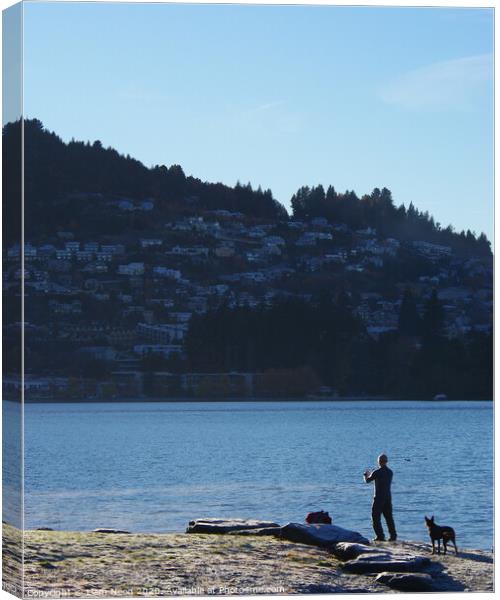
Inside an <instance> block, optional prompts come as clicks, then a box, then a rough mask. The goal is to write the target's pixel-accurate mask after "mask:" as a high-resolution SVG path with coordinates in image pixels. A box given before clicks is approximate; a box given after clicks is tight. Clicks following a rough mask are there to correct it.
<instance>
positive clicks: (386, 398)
mask: <svg viewBox="0 0 500 600" xmlns="http://www.w3.org/2000/svg"><path fill="white" fill-rule="evenodd" d="M4 400H5V401H7V402H16V403H20V400H17V399H12V398H4ZM149 402H154V403H169V402H171V403H179V404H181V403H194V402H200V403H210V402H227V403H231V402H262V403H266V402H491V403H493V399H492V398H478V399H473V400H472V399H470V398H445V399H439V400H434V398H394V397H390V396H334V397H328V398H326V397H325V398H323V397H314V398H307V397H306V398H279V397H268V398H259V397H257V398H255V397H251V398H248V397H245V396H243V397H239V396H235V397H231V398H192V397H188V396H176V397H172V398H164V397H151V398H148V397H139V398H126V397H125V398H119V399H118V398H108V399H105V398H85V399H83V398H65V399H55V398H54V399H47V398H25V399H24V403H25V404H122V403H127V404H132V403H136V404H137V403H144V404H147V403H149Z"/></svg>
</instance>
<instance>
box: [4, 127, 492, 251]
mask: <svg viewBox="0 0 500 600" xmlns="http://www.w3.org/2000/svg"><path fill="white" fill-rule="evenodd" d="M20 128H21V124H20V121H17V122H15V123H9V124H7V125H6V126H5V127H4V128H3V149H4V152H3V156H4V158H3V167H4V170H3V172H4V183H3V197H4V202H6V201H7V200H8V198H12V197H17V196H18V195H19V189H18V186H19V182H18V179H19V178H18V177H15V176H12V173H14V172H15V166H16V165H15V163H16V161H17V162H19V161H18V157H19V156H20ZM24 136H25V138H24V142H25V143H24V156H25V170H24V173H25V182H24V184H25V188H24V189H25V202H26V207H27V208H28V210H27V215H28V218H27V220H26V233H27V235H28V236H29V235H30V234H31V233H32V231H31V228H34V231H35V230H36V231H37V232H39V233H40V232H43V231H46V232H47V233H49V232H52V230H53V229H54V228H55V227H62V226H64V224H65V223H67V222H68V219H70V218H71V216H73V218H75V219H78V218H79V213H80V211H81V210H83V209H86V210H87V212H91V211H94V212H95V211H98V210H99V202H98V200H99V196H100V195H101V196H103V197H109V196H114V197H123V198H132V199H135V200H141V199H146V198H154V199H155V212H157V213H158V217H159V218H161V215H162V214H165V215H166V214H168V213H172V212H181V211H186V210H191V211H195V210H216V209H219V210H220V209H224V210H228V211H232V212H240V213H242V214H244V215H246V216H248V217H253V218H257V219H265V220H269V221H273V220H276V221H279V220H288V219H289V216H288V213H287V211H286V209H285V207H284V206H283V205H282V204H280V203H279V202H278V201H277V200H275V199H274V198H273V195H272V192H271V190H265V191H263V190H261V189H260V187H259V188H258V189H257V190H254V189H252V187H251V185H250V184H248V185H240V184H237V185H236V186H235V187H234V188H233V187H230V186H227V185H224V184H222V183H208V182H203V181H201V180H200V179H196V178H195V177H192V176H186V175H185V174H184V172H183V170H182V167H181V166H179V165H172V166H170V167H166V166H158V165H156V166H154V167H152V168H147V167H146V166H144V165H143V164H142V163H141V162H139V161H138V160H135V159H133V158H131V157H130V156H129V155H127V156H123V155H121V154H119V153H118V152H117V151H116V150H114V149H113V148H104V147H103V146H102V144H101V142H99V141H95V142H93V143H92V144H91V143H90V142H82V141H74V140H72V141H71V142H69V143H67V144H66V143H64V142H63V141H62V140H61V138H59V137H58V136H57V135H56V134H55V133H53V132H49V131H47V130H46V129H45V128H44V127H43V125H42V123H41V122H40V121H39V120H37V119H31V120H25V121H24ZM6 173H7V174H9V173H10V174H11V176H5V174H6ZM16 186H17V187H16ZM85 194H87V195H93V197H94V201H95V202H94V205H93V206H92V207H89V206H86V207H83V206H82V204H81V203H80V204H79V203H78V199H81V198H82V196H83V195H85ZM75 199H76V200H75ZM291 205H292V210H293V218H294V219H306V220H309V219H311V218H314V217H323V218H326V219H327V220H328V221H329V222H336V223H344V224H346V225H347V226H348V227H350V228H352V229H353V230H356V229H362V228H367V227H371V228H374V229H376V230H377V234H378V235H379V236H382V237H385V238H387V237H393V238H396V239H398V240H401V241H414V240H424V241H428V242H433V243H437V244H443V245H446V246H450V247H451V248H452V249H453V250H454V251H455V252H457V253H458V254H462V255H476V256H477V255H479V256H481V255H482V256H485V255H489V254H491V249H490V243H489V241H488V239H487V238H486V236H485V235H484V234H481V235H479V236H478V237H476V235H475V234H474V233H472V232H470V231H466V232H465V231H462V232H460V233H456V232H454V230H453V228H452V227H451V226H447V227H442V226H441V225H440V224H439V223H436V222H435V221H434V219H433V217H432V216H430V215H429V214H428V213H427V212H425V213H423V212H420V211H419V210H417V209H416V208H415V207H414V206H413V204H410V206H409V207H408V209H406V208H405V206H404V205H403V204H401V205H400V206H396V205H395V204H394V201H393V198H392V195H391V192H390V190H388V189H387V188H383V189H382V190H380V189H378V188H375V189H374V190H373V192H372V193H371V194H369V195H364V196H362V197H358V196H357V195H356V194H355V193H354V192H353V191H346V192H344V193H338V192H337V191H336V190H335V189H334V188H333V186H330V187H328V188H327V190H326V192H325V189H324V188H323V186H321V185H319V186H317V187H312V188H310V187H302V188H300V189H299V190H298V192H297V193H296V194H294V195H293V197H292V199H291ZM89 209H90V210H89ZM98 216H99V215H97V214H95V218H97V217H98ZM18 217H19V215H17V218H18ZM15 218H16V213H15V212H12V211H10V213H9V214H8V215H7V222H6V223H5V225H4V235H5V234H6V235H7V239H6V241H7V242H9V239H8V238H9V235H10V234H9V231H10V232H14V231H15V230H16V229H17V228H16V223H15V222H12V223H10V221H9V219H15ZM17 225H18V224H17ZM109 225H110V227H111V228H113V224H112V223H109ZM110 233H111V231H110ZM13 240H14V238H13ZM13 240H12V241H13Z"/></svg>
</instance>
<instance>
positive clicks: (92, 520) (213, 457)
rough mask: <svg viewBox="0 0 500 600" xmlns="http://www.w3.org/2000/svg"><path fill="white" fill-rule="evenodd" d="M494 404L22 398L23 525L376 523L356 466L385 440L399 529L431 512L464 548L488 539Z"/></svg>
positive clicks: (370, 459)
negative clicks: (317, 513)
mask: <svg viewBox="0 0 500 600" xmlns="http://www.w3.org/2000/svg"><path fill="white" fill-rule="evenodd" d="M5 404H6V405H7V406H8V410H9V411H13V410H16V407H15V405H13V404H11V403H5ZM492 412H493V411H492V404H491V403H487V402H475V403H474V402H444V403H440V402H433V403H428V402H376V403H373V402H372V403H370V402H359V401H358V402H293V403H284V402H270V403H258V402H255V403H253V402H252V403H238V402H234V403H225V402H224V403H223V402H210V403H196V402H192V403H191V402H190V403H184V404H180V403H114V404H111V403H110V404H28V405H26V407H25V439H26V457H25V477H26V479H25V494H26V495H25V509H26V513H25V519H26V527H27V528H34V527H40V526H48V527H53V528H54V529H68V530H88V529H93V528H95V527H115V528H124V529H128V530H132V531H181V530H183V529H184V528H185V526H186V524H187V522H188V521H189V520H190V519H193V518H198V517H207V516H212V517H217V516H227V517H255V518H266V519H272V520H275V521H277V522H279V523H285V522H288V521H303V519H304V516H305V514H306V513H307V512H308V511H311V510H320V509H324V510H328V511H329V512H330V514H331V516H332V517H333V520H334V523H337V524H339V525H342V526H344V527H348V528H352V529H356V530H358V531H360V532H362V533H363V534H365V535H367V536H371V535H372V531H371V524H370V506H371V495H372V490H371V485H367V484H365V483H364V482H363V480H362V472H363V470H364V469H365V468H366V467H371V466H373V465H374V461H375V458H376V456H377V454H378V453H380V452H382V451H384V452H386V453H387V454H388V456H389V466H390V467H391V468H392V469H393V471H394V482H393V504H394V514H395V520H396V526H397V528H398V533H399V535H400V537H401V538H406V539H426V535H427V534H426V530H425V526H424V523H423V520H424V515H425V514H428V515H430V514H434V515H435V517H436V522H437V523H441V524H449V525H452V526H454V527H455V528H456V530H457V541H458V546H459V548H460V546H462V547H469V548H473V547H474V548H483V549H491V547H492V545H493V533H492V530H493V525H492V523H493V435H492V433H493V414H492Z"/></svg>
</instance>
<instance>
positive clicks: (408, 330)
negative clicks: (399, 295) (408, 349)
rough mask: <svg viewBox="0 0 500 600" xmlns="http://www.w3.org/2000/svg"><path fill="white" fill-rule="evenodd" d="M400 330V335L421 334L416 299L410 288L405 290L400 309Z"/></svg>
mask: <svg viewBox="0 0 500 600" xmlns="http://www.w3.org/2000/svg"><path fill="white" fill-rule="evenodd" d="M398 329H399V333H400V335H406V336H415V335H418V334H419V333H420V329H421V320H420V316H419V314H418V311H417V304H416V302H415V298H414V296H413V294H412V291H411V290H410V289H409V288H407V289H406V290H405V293H404V296H403V299H402V301H401V306H400V308H399V317H398Z"/></svg>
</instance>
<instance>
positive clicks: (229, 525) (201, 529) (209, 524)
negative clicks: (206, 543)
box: [186, 519, 279, 533]
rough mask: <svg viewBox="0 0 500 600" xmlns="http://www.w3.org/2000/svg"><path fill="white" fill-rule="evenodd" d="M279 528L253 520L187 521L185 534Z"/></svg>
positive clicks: (270, 523) (272, 524)
mask: <svg viewBox="0 0 500 600" xmlns="http://www.w3.org/2000/svg"><path fill="white" fill-rule="evenodd" d="M268 528H279V525H278V524H277V523H273V522H272V521H256V520H253V519H196V520H195V521H189V525H188V528H187V529H186V533H230V532H231V531H238V530H240V531H241V530H250V529H268Z"/></svg>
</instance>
